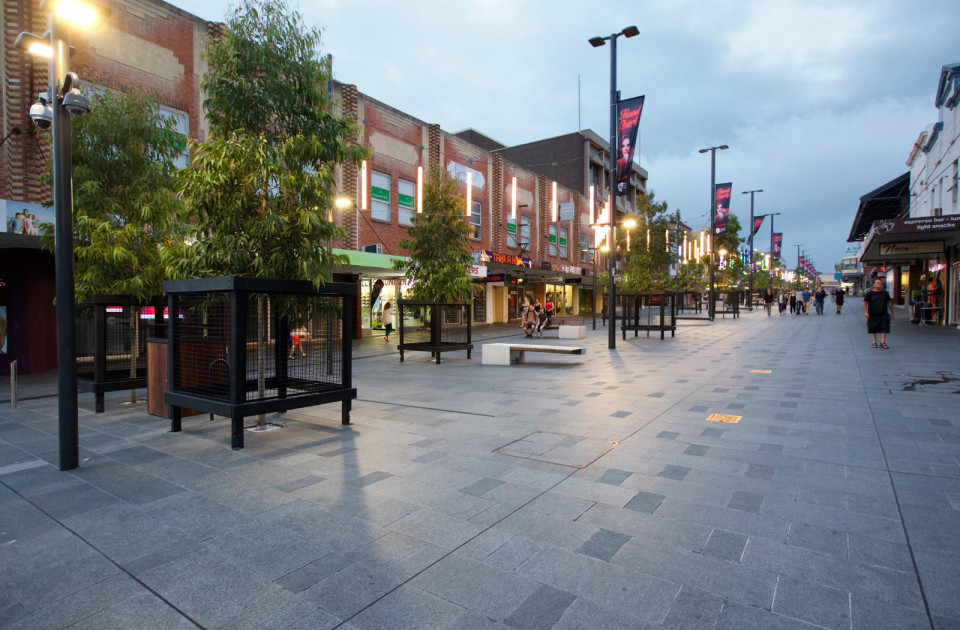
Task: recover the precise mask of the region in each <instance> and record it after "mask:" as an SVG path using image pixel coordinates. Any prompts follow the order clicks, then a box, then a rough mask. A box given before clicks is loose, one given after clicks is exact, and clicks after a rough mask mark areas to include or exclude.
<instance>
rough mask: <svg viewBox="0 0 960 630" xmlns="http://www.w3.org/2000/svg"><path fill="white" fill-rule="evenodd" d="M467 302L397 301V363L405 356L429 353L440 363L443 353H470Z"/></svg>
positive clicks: (471, 336) (471, 331) (469, 326)
mask: <svg viewBox="0 0 960 630" xmlns="http://www.w3.org/2000/svg"><path fill="white" fill-rule="evenodd" d="M471 310H472V309H471V306H470V304H469V303H468V302H429V301H423V300H397V322H398V327H399V333H400V344H399V345H398V346H397V348H398V349H399V350H400V361H401V362H402V361H403V354H404V353H405V352H429V353H430V354H431V356H433V357H436V359H437V363H440V355H441V354H443V353H444V352H454V351H457V350H466V351H467V358H468V359H469V358H470V352H471V351H472V350H473V330H472V328H471V325H472V322H471V321H470V313H471Z"/></svg>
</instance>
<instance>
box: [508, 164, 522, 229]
mask: <svg viewBox="0 0 960 630" xmlns="http://www.w3.org/2000/svg"><path fill="white" fill-rule="evenodd" d="M511 188H512V191H513V192H512V194H511V199H510V218H511V219H513V220H514V221H516V219H517V178H516V177H514V178H513V183H512V184H511ZM517 237H518V239H519V237H520V233H519V232H517ZM518 242H519V240H518Z"/></svg>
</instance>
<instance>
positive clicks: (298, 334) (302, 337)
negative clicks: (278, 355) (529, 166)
mask: <svg viewBox="0 0 960 630" xmlns="http://www.w3.org/2000/svg"><path fill="white" fill-rule="evenodd" d="M309 336H310V333H309V332H307V327H306V326H299V327H297V328H295V329H293V330H291V331H290V355H289V356H287V358H288V359H292V358H294V356H295V355H296V354H297V351H298V350H299V351H300V356H301V357H303V358H306V357H307V353H306V352H304V350H303V343H304V342H305V341H306V340H307V337H309Z"/></svg>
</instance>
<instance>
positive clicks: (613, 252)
mask: <svg viewBox="0 0 960 630" xmlns="http://www.w3.org/2000/svg"><path fill="white" fill-rule="evenodd" d="M639 34H640V30H639V29H638V28H637V27H636V26H628V27H627V28H625V29H623V30H622V31H620V32H619V33H611V34H610V35H607V36H606V37H599V36H598V37H591V38H590V39H589V40H588V41H589V42H590V45H591V46H593V47H594V48H598V47H600V46H603V45H604V44H605V43H606V42H607V41H609V42H610V256H609V258H608V260H609V264H608V267H609V270H608V273H609V274H610V291H609V295H608V296H607V301H608V302H609V304H608V306H609V308H610V329H609V330H608V331H607V333H608V335H607V347H608V348H609V349H610V350H615V349H616V347H617V332H616V323H617V280H616V271H617V246H616V242H617V228H616V222H617V187H616V183H615V181H614V180H615V179H616V176H617V154H616V146H617V101H618V100H619V99H618V96H619V95H618V94H617V38H618V37H620V36H621V35H623V36H624V37H634V36H636V35H639Z"/></svg>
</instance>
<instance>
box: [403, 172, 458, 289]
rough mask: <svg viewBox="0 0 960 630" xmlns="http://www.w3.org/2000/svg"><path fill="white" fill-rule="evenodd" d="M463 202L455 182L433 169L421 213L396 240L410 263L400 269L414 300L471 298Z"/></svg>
mask: <svg viewBox="0 0 960 630" xmlns="http://www.w3.org/2000/svg"><path fill="white" fill-rule="evenodd" d="M465 207H466V206H465V205H464V200H463V198H462V197H461V196H460V190H459V186H458V184H457V182H456V181H455V180H453V179H450V178H449V177H448V176H447V174H446V173H445V172H443V171H441V170H435V171H433V172H432V173H430V175H429V176H428V177H426V178H425V181H424V183H423V213H421V214H415V215H414V216H413V225H412V226H410V227H409V228H408V229H407V234H408V236H407V238H405V239H403V240H402V241H400V243H399V245H400V247H402V248H404V249H406V250H407V251H408V252H409V255H410V261H409V262H408V263H405V264H404V265H403V267H404V268H405V269H406V272H407V277H408V278H410V279H412V280H414V283H413V294H414V296H415V297H416V299H418V300H441V301H451V300H465V299H469V298H470V297H471V291H472V289H473V282H472V281H471V280H470V278H469V276H467V267H469V266H470V264H471V263H472V262H473V257H472V256H471V254H470V241H469V238H470V232H471V227H470V226H469V225H468V224H467V222H466V220H465Z"/></svg>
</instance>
